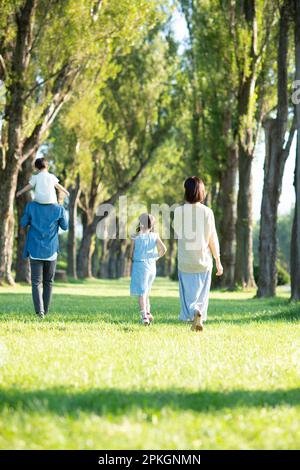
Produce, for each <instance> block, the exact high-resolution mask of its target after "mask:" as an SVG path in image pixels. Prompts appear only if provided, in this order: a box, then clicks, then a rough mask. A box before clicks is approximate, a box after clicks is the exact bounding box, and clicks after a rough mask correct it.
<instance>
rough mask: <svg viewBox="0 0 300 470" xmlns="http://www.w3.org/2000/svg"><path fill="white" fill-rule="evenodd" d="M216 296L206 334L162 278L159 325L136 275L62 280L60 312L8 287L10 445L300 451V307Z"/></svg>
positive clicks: (23, 289)
mask: <svg viewBox="0 0 300 470" xmlns="http://www.w3.org/2000/svg"><path fill="white" fill-rule="evenodd" d="M253 296H254V292H247V293H244V292H237V293H225V292H224V293H222V292H214V293H212V296H211V303H210V309H209V316H208V318H209V321H208V322H207V325H206V329H205V331H204V334H195V333H192V332H191V331H190V329H189V326H188V325H184V324H180V323H178V321H177V317H178V308H179V303H178V288H177V284H176V283H172V282H170V281H167V280H163V279H157V281H156V283H155V287H154V289H153V297H152V307H153V312H154V314H155V324H154V325H153V326H151V328H145V327H143V326H141V325H140V324H139V323H138V309H137V307H136V299H134V298H130V297H129V296H128V280H120V281H96V280H93V281H86V282H84V283H76V282H74V283H68V284H62V283H61V284H57V285H56V287H55V296H54V302H53V308H52V312H51V314H49V317H47V318H46V319H45V320H44V321H40V320H39V319H37V318H36V317H35V315H34V314H33V313H32V306H31V297H30V290H29V288H28V287H27V286H18V287H17V288H10V287H7V288H1V290H0V322H1V330H0V379H1V386H0V447H1V448H18V449H56V448H59V449H63V448H68V449H81V448H86V449H89V448H98V449H100V448H105V449H115V448H119V449H124V448H138V449H143V448H156V449H160V448H169V449H172V448H178V449H185V448H188V449H205V448H206V449H218V448H227V449H228V448H237V449H242V448H243V449H249V448H250V449H252V448H261V449H267V448H269V449H270V448H274V449H286V448H291V449H292V448H299V447H300V420H299V416H300V334H299V333H300V326H299V323H300V306H299V305H295V304H294V305H291V304H289V303H288V296H287V294H284V293H283V294H281V295H280V296H279V297H278V298H276V299H270V300H265V301H261V300H258V299H253Z"/></svg>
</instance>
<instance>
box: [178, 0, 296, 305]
mask: <svg viewBox="0 0 300 470" xmlns="http://www.w3.org/2000/svg"><path fill="white" fill-rule="evenodd" d="M180 3H181V8H182V11H183V13H184V15H185V18H186V21H187V25H188V30H189V48H188V51H187V62H188V70H189V73H190V75H189V86H190V103H191V109H192V110H193V112H192V113H191V125H190V127H191V139H190V142H191V154H192V155H193V157H194V160H195V162H196V167H197V166H198V165H199V164H200V165H201V162H202V168H204V170H205V169H206V172H207V174H208V176H210V177H211V181H212V198H213V204H214V203H215V205H216V207H217V208H218V210H219V221H220V224H219V225H220V233H221V246H222V251H223V261H224V267H225V269H224V271H225V276H224V279H223V283H224V285H225V286H229V287H233V286H234V285H235V284H236V283H238V284H242V285H244V286H249V287H253V286H255V281H254V274H253V255H252V253H253V248H252V195H253V186H252V163H253V158H254V151H255V147H256V143H257V140H258V138H259V136H260V129H261V127H263V129H264V132H265V142H266V150H265V152H266V153H265V165H264V187H263V197H262V207H261V221H260V243H259V253H260V255H259V266H260V270H259V272H260V274H259V281H258V291H257V295H258V296H259V297H264V296H272V295H275V289H276V258H277V234H276V227H277V209H278V203H279V197H280V194H281V189H282V188H281V186H282V177H283V171H284V166H285V162H286V159H287V156H288V154H289V151H290V147H291V143H292V140H293V136H294V133H295V130H296V128H297V129H299V119H298V120H297V109H298V107H299V105H296V106H295V107H294V105H293V103H292V101H291V96H292V88H291V83H292V81H293V79H294V78H295V77H296V78H297V76H298V75H299V70H298V62H299V56H298V54H299V45H298V40H299V39H298V38H299V31H298V28H299V24H298V23H299V19H298V16H299V2H298V1H294V0H284V1H280V2H274V1H259V0H250V1H235V2H229V1H217V0H216V1H210V2H200V1H199V2H197V1H193V0H181V2H180ZM293 38H294V40H293ZM295 70H296V74H295ZM287 134H288V137H287V138H286V136H287ZM297 135H299V132H297ZM298 152H299V149H298V150H297V158H298ZM207 155H209V156H210V158H208V159H207ZM298 172H299V170H298ZM297 175H298V173H297V165H296V171H295V189H296V201H297V202H296V210H295V219H294V225H293V236H292V245H291V253H292V255H291V265H292V268H291V270H292V298H294V299H299V297H300V283H299V272H300V265H299V251H298V250H299V245H297V244H299V234H298V231H299V219H298V217H299V209H298V206H299V194H298V191H299V183H298V180H297V178H298V176H297ZM236 178H238V182H239V185H238V193H237V196H236V194H235V191H236V185H235V181H236ZM297 185H298V186H297ZM236 200H237V205H236ZM235 220H236V225H235V224H234V221H235ZM234 227H236V230H234ZM235 246H236V248H234V247H235Z"/></svg>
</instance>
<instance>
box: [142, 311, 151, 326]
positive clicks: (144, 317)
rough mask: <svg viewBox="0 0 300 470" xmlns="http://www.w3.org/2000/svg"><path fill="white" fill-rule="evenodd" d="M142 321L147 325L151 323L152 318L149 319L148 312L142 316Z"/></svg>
mask: <svg viewBox="0 0 300 470" xmlns="http://www.w3.org/2000/svg"><path fill="white" fill-rule="evenodd" d="M141 322H142V323H143V325H145V326H149V325H150V320H149V317H148V315H147V314H146V313H144V314H142V316H141Z"/></svg>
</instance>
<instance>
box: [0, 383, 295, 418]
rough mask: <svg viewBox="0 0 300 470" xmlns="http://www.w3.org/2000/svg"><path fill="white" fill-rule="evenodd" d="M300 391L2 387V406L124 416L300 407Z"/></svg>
mask: <svg viewBox="0 0 300 470" xmlns="http://www.w3.org/2000/svg"><path fill="white" fill-rule="evenodd" d="M299 404H300V390H299V389H291V390H287V391H284V390H274V391H265V390H254V391H250V390H234V391H230V392H224V393H222V392H218V391H209V390H208V391H206V390H204V391H199V392H194V393H191V392H186V391H181V390H154V391H149V392H148V391H145V390H136V391H135V390H134V391H126V390H121V389H114V388H113V389H107V390H101V389H92V390H89V391H87V392H74V391H68V390H65V389H64V388H54V389H46V390H32V391H17V390H15V389H8V390H6V389H0V409H1V410H2V409H4V408H6V409H7V408H9V409H12V410H17V411H19V410H24V411H31V412H50V413H55V414H58V415H60V416H61V415H64V414H66V415H75V416H76V415H77V414H78V413H80V412H86V413H94V414H97V415H112V414H113V415H121V414H125V413H128V412H132V411H135V410H142V411H144V412H146V413H149V414H150V413H153V412H159V411H160V410H162V409H163V408H169V409H171V410H175V411H176V410H177V411H193V412H199V413H205V412H213V411H218V410H222V409H226V408H228V409H232V408H237V407H245V408H253V407H255V408H261V407H276V406H283V405H288V406H298V405H299Z"/></svg>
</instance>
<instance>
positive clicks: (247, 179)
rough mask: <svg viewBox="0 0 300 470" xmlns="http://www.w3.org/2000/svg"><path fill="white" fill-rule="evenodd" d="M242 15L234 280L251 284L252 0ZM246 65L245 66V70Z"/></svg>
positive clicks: (254, 36) (254, 63)
mask: <svg viewBox="0 0 300 470" xmlns="http://www.w3.org/2000/svg"><path fill="white" fill-rule="evenodd" d="M242 5H243V16H244V19H245V20H246V22H247V25H248V30H249V34H250V37H249V40H250V48H249V53H248V54H249V57H247V61H249V64H248V67H245V66H244V69H243V71H242V73H241V74H240V84H239V92H238V117H239V125H238V133H237V134H238V135H237V137H238V139H237V141H238V156H239V165H238V169H239V190H238V203H237V223H236V265H235V276H234V277H235V283H236V284H241V285H242V286H243V287H255V281H254V274H253V249H252V245H253V240H252V161H253V153H254V145H255V144H254V135H253V128H254V116H255V107H254V104H255V91H256V81H257V61H258V57H259V55H258V52H257V32H258V27H257V18H256V1H255V0H249V1H247V2H243V3H242ZM248 69H249V70H248Z"/></svg>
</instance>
